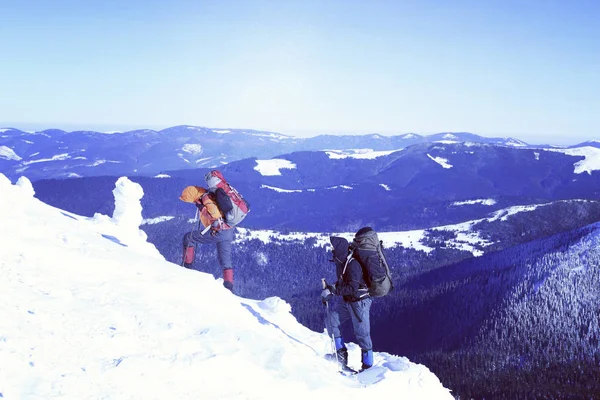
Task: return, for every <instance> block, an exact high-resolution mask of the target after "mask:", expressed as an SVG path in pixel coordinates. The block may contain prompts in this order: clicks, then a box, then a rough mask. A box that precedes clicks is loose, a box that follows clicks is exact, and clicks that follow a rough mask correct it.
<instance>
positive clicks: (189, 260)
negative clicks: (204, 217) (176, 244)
mask: <svg viewBox="0 0 600 400" xmlns="http://www.w3.org/2000/svg"><path fill="white" fill-rule="evenodd" d="M218 241H219V238H218V237H216V236H213V235H211V234H210V231H209V232H206V233H205V234H204V235H203V234H202V231H199V230H196V231H191V232H187V233H186V234H185V235H183V266H184V267H186V268H192V265H193V264H194V260H195V257H196V254H195V247H196V244H206V243H217V242H218Z"/></svg>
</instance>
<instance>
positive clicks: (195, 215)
mask: <svg viewBox="0 0 600 400" xmlns="http://www.w3.org/2000/svg"><path fill="white" fill-rule="evenodd" d="M196 220H198V225H196V228H195V229H196V230H197V231H199V230H200V210H198V209H196V212H195V213H194V221H193V223H195V222H196ZM193 231H194V229H192V232H193ZM186 249H187V246H186V248H185V249H183V257H182V258H181V266H182V267H183V266H185V252H186ZM197 252H198V242H196V243H194V257H196V253H197Z"/></svg>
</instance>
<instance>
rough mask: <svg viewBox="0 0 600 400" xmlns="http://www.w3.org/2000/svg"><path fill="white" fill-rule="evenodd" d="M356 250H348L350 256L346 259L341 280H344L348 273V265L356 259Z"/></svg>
mask: <svg viewBox="0 0 600 400" xmlns="http://www.w3.org/2000/svg"><path fill="white" fill-rule="evenodd" d="M353 256H354V250H353V249H352V248H350V249H348V256H347V257H346V263H345V264H344V269H343V270H342V276H340V279H341V280H343V277H344V274H345V273H346V268H348V264H350V261H352V260H353V259H354V257H353Z"/></svg>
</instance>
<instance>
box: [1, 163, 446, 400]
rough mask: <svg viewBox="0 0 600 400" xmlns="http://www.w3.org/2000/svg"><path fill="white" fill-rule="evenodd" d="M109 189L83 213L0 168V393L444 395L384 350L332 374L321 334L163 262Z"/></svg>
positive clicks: (136, 211)
mask: <svg viewBox="0 0 600 400" xmlns="http://www.w3.org/2000/svg"><path fill="white" fill-rule="evenodd" d="M113 193H114V194H115V214H114V215H113V217H112V218H111V217H108V216H104V215H96V216H94V217H93V218H85V217H81V216H77V215H74V214H71V213H68V212H65V211H62V210H60V209H57V208H53V207H50V206H48V205H46V204H44V203H41V202H40V201H39V200H37V199H35V198H34V197H33V188H32V186H31V183H30V182H29V181H28V180H27V179H24V178H22V179H20V180H19V182H17V184H16V185H12V184H11V183H10V182H9V180H8V179H7V178H6V177H4V176H3V175H1V174H0V225H1V226H2V229H1V230H0V243H1V245H0V398H2V399H9V400H12V399H19V400H21V399H57V398H64V399H78V400H79V399H278V400H279V399H287V398H303V399H306V398H311V399H334V398H341V399H365V398H386V399H424V400H425V399H426V400H429V399H452V396H451V395H450V393H449V391H448V390H447V389H445V388H444V387H443V386H442V385H441V383H440V382H439V380H438V379H437V377H436V376H435V375H433V374H432V373H431V372H430V371H429V370H428V369H427V368H426V367H425V366H422V365H417V364H414V363H411V362H410V361H409V360H408V359H406V358H404V357H398V356H394V355H390V354H387V353H383V352H377V353H375V366H374V367H373V368H372V369H371V370H369V371H367V372H365V373H363V374H359V375H356V376H354V377H353V378H348V377H343V376H341V375H339V374H338V373H337V372H336V367H335V365H334V364H332V363H331V362H328V361H325V360H324V359H323V356H324V355H325V354H326V353H327V352H328V351H329V349H330V342H329V339H328V337H327V335H325V334H324V333H321V332H314V331H310V330H309V329H307V328H305V327H304V326H302V325H300V324H298V323H297V321H296V320H295V318H294V317H293V316H292V314H291V313H290V306H289V305H288V304H287V303H285V302H284V301H283V300H281V299H279V298H277V297H273V298H268V299H265V300H262V301H254V300H247V299H243V298H240V297H237V296H235V295H233V294H231V293H230V292H229V291H227V290H226V289H224V288H223V287H222V285H221V282H220V280H215V279H214V278H213V277H212V275H209V274H205V273H201V272H197V271H192V270H187V269H184V268H181V267H179V266H177V265H175V264H172V263H168V262H166V261H165V260H164V259H163V258H162V256H161V255H160V254H159V253H158V251H156V249H155V248H154V246H152V245H151V244H149V243H147V242H146V238H145V235H144V234H143V232H141V231H140V230H139V224H140V223H142V217H141V206H140V204H139V199H140V198H141V196H142V195H143V191H142V189H141V187H140V186H139V185H137V184H135V183H132V182H131V181H129V180H127V179H126V178H121V179H120V180H119V181H118V182H117V185H116V187H115V190H114V191H113ZM349 350H350V363H351V366H354V367H357V364H358V362H359V360H358V358H359V353H360V350H359V349H358V348H357V347H356V346H355V345H353V344H350V347H349Z"/></svg>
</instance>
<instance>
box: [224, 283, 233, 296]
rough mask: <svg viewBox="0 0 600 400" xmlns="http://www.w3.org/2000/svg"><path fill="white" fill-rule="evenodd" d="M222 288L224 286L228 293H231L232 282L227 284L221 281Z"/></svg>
mask: <svg viewBox="0 0 600 400" xmlns="http://www.w3.org/2000/svg"><path fill="white" fill-rule="evenodd" d="M223 286H224V287H225V288H226V289H229V291H230V292H231V293H233V282H227V281H223Z"/></svg>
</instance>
